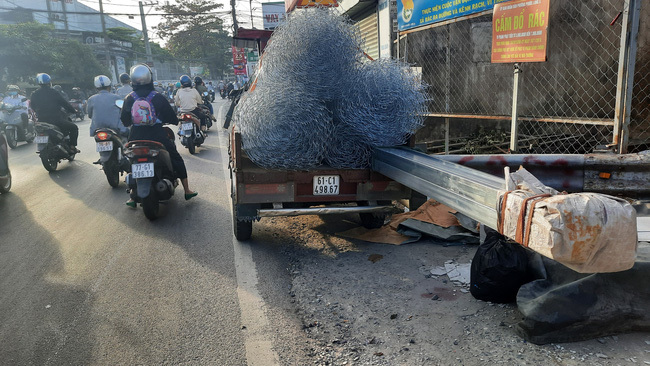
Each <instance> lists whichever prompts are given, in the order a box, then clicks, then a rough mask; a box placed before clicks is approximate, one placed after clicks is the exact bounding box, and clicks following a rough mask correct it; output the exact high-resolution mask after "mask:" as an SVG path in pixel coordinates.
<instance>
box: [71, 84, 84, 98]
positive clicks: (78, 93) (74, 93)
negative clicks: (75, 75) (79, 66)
mask: <svg viewBox="0 0 650 366" xmlns="http://www.w3.org/2000/svg"><path fill="white" fill-rule="evenodd" d="M72 99H77V100H81V101H85V100H86V94H85V93H84V92H83V91H81V88H80V87H78V86H75V87H74V88H72Z"/></svg>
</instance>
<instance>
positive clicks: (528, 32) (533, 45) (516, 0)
mask: <svg viewBox="0 0 650 366" xmlns="http://www.w3.org/2000/svg"><path fill="white" fill-rule="evenodd" d="M548 12H549V0H512V1H508V2H504V3H501V4H497V5H495V6H494V15H493V16H492V62H493V63H500V62H544V61H546V40H547V37H546V36H547V32H548V21H549V19H548Z"/></svg>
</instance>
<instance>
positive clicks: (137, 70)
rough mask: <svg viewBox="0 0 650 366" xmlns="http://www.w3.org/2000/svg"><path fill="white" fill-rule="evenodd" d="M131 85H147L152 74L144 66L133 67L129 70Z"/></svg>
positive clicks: (151, 78)
mask: <svg viewBox="0 0 650 366" xmlns="http://www.w3.org/2000/svg"><path fill="white" fill-rule="evenodd" d="M130 74H131V84H133V85H147V84H151V82H152V81H153V73H152V72H151V69H150V68H149V66H147V65H145V64H140V65H135V66H133V67H132V68H131V72H130Z"/></svg>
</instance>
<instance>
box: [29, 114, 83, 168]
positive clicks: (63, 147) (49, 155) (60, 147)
mask: <svg viewBox="0 0 650 366" xmlns="http://www.w3.org/2000/svg"><path fill="white" fill-rule="evenodd" d="M36 132H37V136H36V138H35V139H34V141H35V142H36V153H37V154H38V155H39V156H40V158H41V162H42V163H43V167H44V168H45V169H46V170H47V171H48V172H53V171H55V170H56V168H57V166H58V165H59V162H61V160H63V159H67V160H68V161H73V160H74V157H75V155H77V150H76V149H75V148H74V147H73V146H72V145H71V144H70V138H69V137H68V136H64V135H63V132H62V131H61V130H60V129H59V128H58V127H57V126H55V125H53V124H50V123H45V122H38V123H37V124H36Z"/></svg>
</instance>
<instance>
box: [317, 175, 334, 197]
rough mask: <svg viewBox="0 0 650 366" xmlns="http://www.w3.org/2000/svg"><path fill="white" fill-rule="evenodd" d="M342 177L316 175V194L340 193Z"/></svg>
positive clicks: (330, 194)
mask: <svg viewBox="0 0 650 366" xmlns="http://www.w3.org/2000/svg"><path fill="white" fill-rule="evenodd" d="M339 182H340V177H339V176H338V175H316V176H314V189H313V192H314V196H332V195H337V194H339V185H340V183H339Z"/></svg>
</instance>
